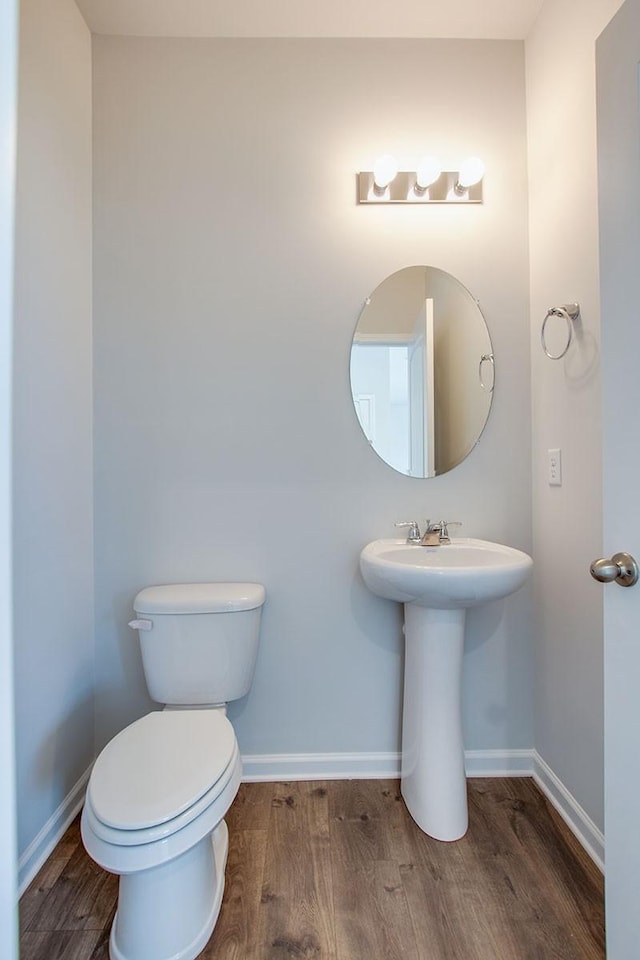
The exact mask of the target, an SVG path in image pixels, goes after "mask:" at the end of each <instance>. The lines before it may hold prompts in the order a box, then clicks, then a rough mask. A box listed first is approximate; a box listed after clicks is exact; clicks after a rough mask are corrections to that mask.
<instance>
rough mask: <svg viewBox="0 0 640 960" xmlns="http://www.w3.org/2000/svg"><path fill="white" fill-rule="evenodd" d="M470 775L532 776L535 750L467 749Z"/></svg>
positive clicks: (465, 756) (468, 774)
mask: <svg viewBox="0 0 640 960" xmlns="http://www.w3.org/2000/svg"><path fill="white" fill-rule="evenodd" d="M464 767H465V770H466V773H467V776H468V777H530V776H531V774H532V772H533V750H465V753H464Z"/></svg>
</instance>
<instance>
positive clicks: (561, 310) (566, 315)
mask: <svg viewBox="0 0 640 960" xmlns="http://www.w3.org/2000/svg"><path fill="white" fill-rule="evenodd" d="M549 317H562V318H563V319H564V320H565V321H566V323H567V342H566V345H565V347H564V349H563V350H562V351H561V352H560V353H551V352H550V350H549V348H548V347H547V342H546V339H545V334H546V328H547V321H548V320H549ZM579 317H580V304H579V303H565V304H564V306H562V307H549V309H548V310H547V315H546V317H545V318H544V320H543V321H542V330H541V332H540V340H541V342H542V349H543V350H544V352H545V353H546V355H547V356H548V357H549V360H562V358H563V357H564V356H565V354H566V353H567V350H568V349H569V347H570V346H571V340H572V339H573V325H574V323H576V321H577V320H578V319H579Z"/></svg>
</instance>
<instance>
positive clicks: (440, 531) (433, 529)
mask: <svg viewBox="0 0 640 960" xmlns="http://www.w3.org/2000/svg"><path fill="white" fill-rule="evenodd" d="M426 524H427V526H426V529H425V532H424V536H423V535H422V534H421V533H420V527H419V526H418V524H417V522H416V521H415V520H398V521H397V522H396V523H395V524H394V526H396V527H408V528H409V532H408V534H407V543H417V544H420V546H422V547H438V546H440V544H442V543H450V542H451V538H450V536H449V527H451V526H454V527H459V526H461V521H460V520H436V521H435V522H432V521H431V520H427V521H426Z"/></svg>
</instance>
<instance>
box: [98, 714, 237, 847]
mask: <svg viewBox="0 0 640 960" xmlns="http://www.w3.org/2000/svg"><path fill="white" fill-rule="evenodd" d="M235 744H236V738H235V734H234V732H233V727H232V726H231V724H230V723H229V721H228V720H227V718H226V717H225V716H224V714H223V713H221V712H220V711H218V710H163V711H157V712H155V713H148V714H147V715H146V716H145V717H142V719H140V720H136V721H135V723H132V724H131V725H130V726H128V727H126V728H125V729H124V730H122V731H121V733H119V734H118V735H117V736H116V737H114V738H113V740H112V741H111V742H110V743H108V744H107V746H106V747H105V748H104V750H103V751H102V753H101V754H100V756H99V757H98V759H97V760H96V762H95V765H94V767H93V771H92V773H91V778H90V780H89V787H88V794H89V800H90V802H91V806H92V807H93V810H94V813H95V814H96V816H97V817H98V819H99V820H101V821H102V823H104V824H106V825H107V826H110V827H115V828H117V829H120V830H142V829H145V828H146V827H153V826H156V825H157V824H160V823H165V822H166V821H167V820H171V819H173V818H174V817H177V816H178V815H179V814H181V813H183V812H184V811H185V810H187V809H188V808H189V807H191V806H193V804H194V803H196V802H197V801H198V800H199V799H200V797H202V796H203V795H204V794H205V793H207V791H209V790H211V788H212V787H213V786H214V784H215V783H216V782H217V781H218V780H219V779H220V777H221V776H222V775H223V774H224V772H225V770H226V769H227V767H228V766H229V763H230V762H231V760H232V758H233V756H234V748H235Z"/></svg>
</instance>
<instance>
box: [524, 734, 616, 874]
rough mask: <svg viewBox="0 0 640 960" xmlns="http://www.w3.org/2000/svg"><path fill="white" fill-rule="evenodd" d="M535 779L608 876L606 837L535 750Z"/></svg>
mask: <svg viewBox="0 0 640 960" xmlns="http://www.w3.org/2000/svg"><path fill="white" fill-rule="evenodd" d="M533 779H534V780H535V782H536V783H537V785H538V786H539V787H540V789H541V790H542V792H543V793H544V795H545V797H547V799H548V800H549V802H550V803H551V804H552V806H554V807H555V809H556V810H557V811H558V813H559V814H560V816H561V817H562V819H563V820H564V822H565V823H566V824H567V826H568V827H569V829H570V830H571V832H572V833H573V834H574V835H575V836H576V838H577V839H578V840H579V841H580V843H581V845H582V846H583V847H584V849H585V850H586V852H587V853H588V854H589V856H590V857H591V859H592V860H593V862H594V863H595V864H596V866H597V867H599V868H600V870H601V871H602V873H604V834H603V833H602V831H601V830H599V829H598V827H597V826H596V825H595V823H594V822H593V820H592V819H591V818H590V817H589V816H587V814H586V813H585V811H584V810H583V809H582V807H581V806H580V804H579V803H578V802H577V801H576V800H575V798H574V797H573V796H572V795H571V794H570V793H569V791H568V790H567V788H566V787H565V785H564V784H563V783H562V781H561V780H560V779H559V778H558V777H557V776H556V775H555V773H554V772H553V770H552V769H551V767H550V766H549V765H548V764H547V763H545V761H544V760H543V759H542V757H541V756H540V754H539V753H537V752H536V751H535V750H534V751H533Z"/></svg>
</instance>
